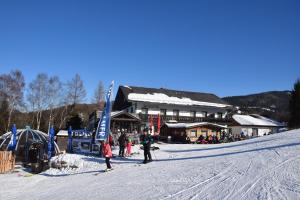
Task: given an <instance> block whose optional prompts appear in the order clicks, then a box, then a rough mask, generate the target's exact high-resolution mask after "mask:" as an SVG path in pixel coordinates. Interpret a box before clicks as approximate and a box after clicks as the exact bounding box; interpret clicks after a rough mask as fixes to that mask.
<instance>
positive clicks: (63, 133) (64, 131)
mask: <svg viewBox="0 0 300 200" xmlns="http://www.w3.org/2000/svg"><path fill="white" fill-rule="evenodd" d="M56 136H68V130H59V131H58V133H57V134H56Z"/></svg>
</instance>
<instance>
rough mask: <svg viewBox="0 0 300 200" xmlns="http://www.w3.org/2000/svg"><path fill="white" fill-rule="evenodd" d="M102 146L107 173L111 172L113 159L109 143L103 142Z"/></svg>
mask: <svg viewBox="0 0 300 200" xmlns="http://www.w3.org/2000/svg"><path fill="white" fill-rule="evenodd" d="M101 146H102V155H103V156H104V157H105V163H106V170H105V171H110V170H112V167H111V164H110V159H111V157H112V151H111V147H110V144H109V142H108V141H107V142H105V141H101Z"/></svg>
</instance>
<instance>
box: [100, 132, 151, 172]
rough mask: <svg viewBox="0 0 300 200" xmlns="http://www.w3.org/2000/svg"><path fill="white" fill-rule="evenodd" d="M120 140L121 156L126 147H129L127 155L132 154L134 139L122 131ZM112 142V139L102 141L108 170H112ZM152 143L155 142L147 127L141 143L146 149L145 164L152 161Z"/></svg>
mask: <svg viewBox="0 0 300 200" xmlns="http://www.w3.org/2000/svg"><path fill="white" fill-rule="evenodd" d="M110 138H111V137H110ZM118 142H119V156H120V157H124V155H125V147H127V149H126V155H131V145H132V141H131V139H130V138H128V137H126V134H125V133H122V134H121V135H120V137H119V139H118ZM110 143H111V142H110V140H108V141H101V149H102V155H103V157H105V163H106V167H107V168H106V171H110V170H112V166H111V163H110V159H111V158H112V156H113V155H112V150H111V144H110ZM152 143H153V139H152V136H151V135H150V134H149V133H148V129H147V128H145V129H144V131H143V135H142V136H141V144H142V145H143V150H144V160H143V163H144V164H146V163H148V162H151V161H152V156H151V153H150V149H151V144H152Z"/></svg>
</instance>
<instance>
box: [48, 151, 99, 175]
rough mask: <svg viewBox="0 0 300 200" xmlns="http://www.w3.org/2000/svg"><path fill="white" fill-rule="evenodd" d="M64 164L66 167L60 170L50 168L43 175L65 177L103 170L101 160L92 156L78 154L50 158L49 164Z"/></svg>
mask: <svg viewBox="0 0 300 200" xmlns="http://www.w3.org/2000/svg"><path fill="white" fill-rule="evenodd" d="M62 162H63V163H66V167H62V168H61V169H56V168H50V169H49V170H47V171H46V172H44V173H43V174H47V175H65V174H74V173H79V172H86V171H91V170H99V169H101V168H103V163H104V161H103V159H101V158H97V157H94V156H86V155H80V154H68V153H65V154H60V155H58V156H55V157H53V158H51V163H62ZM52 165H53V164H52Z"/></svg>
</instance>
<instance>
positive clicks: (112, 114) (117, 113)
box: [110, 110, 124, 117]
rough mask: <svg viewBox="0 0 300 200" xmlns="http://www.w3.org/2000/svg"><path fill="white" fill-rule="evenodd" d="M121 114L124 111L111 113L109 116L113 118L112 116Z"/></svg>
mask: <svg viewBox="0 0 300 200" xmlns="http://www.w3.org/2000/svg"><path fill="white" fill-rule="evenodd" d="M122 112H124V110H121V111H114V112H111V113H110V116H111V117H114V116H117V115H119V114H120V113H122Z"/></svg>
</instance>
